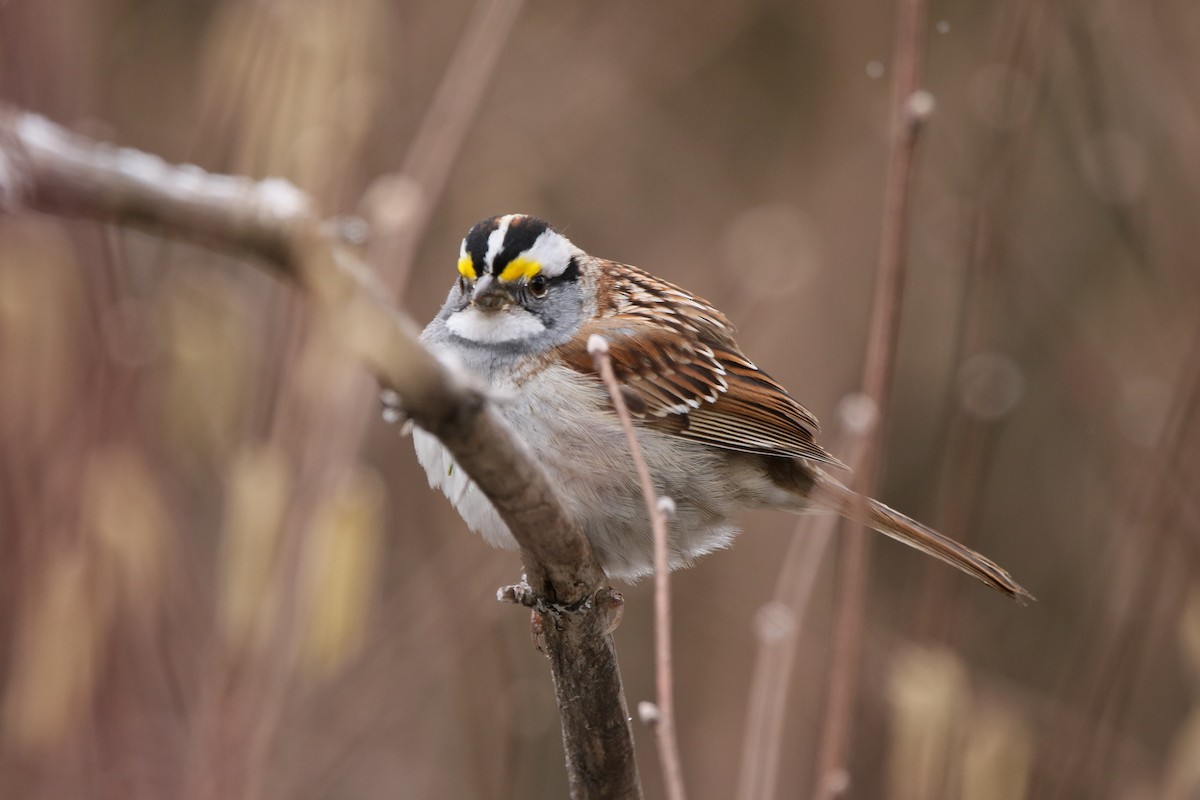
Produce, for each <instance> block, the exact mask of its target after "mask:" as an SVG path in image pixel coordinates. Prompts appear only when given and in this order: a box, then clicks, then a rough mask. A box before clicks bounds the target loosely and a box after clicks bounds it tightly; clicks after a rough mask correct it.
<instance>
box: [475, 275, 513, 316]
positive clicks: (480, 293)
mask: <svg viewBox="0 0 1200 800" xmlns="http://www.w3.org/2000/svg"><path fill="white" fill-rule="evenodd" d="M515 303H516V298H514V297H513V296H512V293H511V292H510V291H509V290H508V287H507V286H505V285H504V284H503V283H501V282H500V281H498V280H496V278H495V277H493V276H492V275H491V274H490V273H484V274H483V275H482V276H481V277H480V278H479V280H477V281H476V282H475V290H474V291H472V292H471V305H473V306H478V307H479V308H482V309H483V310H484V311H499V310H500V309H503V308H507V307H508V306H511V305H513V304H515Z"/></svg>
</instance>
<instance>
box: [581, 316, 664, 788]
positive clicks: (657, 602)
mask: <svg viewBox="0 0 1200 800" xmlns="http://www.w3.org/2000/svg"><path fill="white" fill-rule="evenodd" d="M587 348H588V352H589V353H590V354H591V356H592V360H593V361H594V362H595V364H596V370H597V371H598V372H599V373H600V377H601V378H602V379H603V380H604V385H605V387H607V388H608V394H609V397H611V398H612V404H613V408H614V409H616V412H617V416H618V417H619V418H620V419H621V427H622V428H623V429H624V430H625V438H626V439H627V440H628V441H629V454H630V456H631V457H632V458H633V466H634V468H635V469H636V470H637V474H638V481H639V482H640V483H641V485H642V498H643V499H644V500H645V502H646V513H647V514H649V515H650V529H651V531H652V532H653V534H654V678H655V686H656V690H657V694H658V704H657V706H658V707H657V711H656V713H653V714H652V716H651V719H650V720H648V721H649V722H651V724H652V725H653V727H654V736H655V739H656V741H657V742H658V756H659V760H660V761H661V763H662V771H663V782H664V784H665V785H666V788H667V797H668V798H669V800H684V797H685V793H684V788H683V766H682V764H681V763H680V759H679V741H678V739H677V738H676V735H675V699H674V687H673V686H672V680H673V671H672V666H671V583H670V575H671V565H670V564H669V563H668V562H667V513H668V509H669V508H670V507H671V501H670V499H669V498H666V497H659V496H658V494H657V492H656V491H655V489H654V481H653V479H652V478H651V477H650V470H649V468H648V467H647V466H646V460H645V458H643V457H642V447H641V444H640V443H639V442H638V438H637V433H636V432H635V431H634V429H633V418H632V417H631V416H630V415H629V408H628V407H627V406H626V404H625V398H624V396H623V395H622V394H621V387H620V385H619V384H618V383H617V376H616V375H615V374H614V373H613V367H612V357H611V356H610V355H609V352H608V341H607V340H605V338H604V337H603V336H599V335H597V334H593V335H592V336H591V337H590V338H589V339H588V343H587Z"/></svg>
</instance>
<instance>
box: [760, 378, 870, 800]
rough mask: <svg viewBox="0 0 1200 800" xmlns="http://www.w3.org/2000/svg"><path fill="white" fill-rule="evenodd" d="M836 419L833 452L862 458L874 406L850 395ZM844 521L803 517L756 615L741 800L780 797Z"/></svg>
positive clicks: (821, 516)
mask: <svg viewBox="0 0 1200 800" xmlns="http://www.w3.org/2000/svg"><path fill="white" fill-rule="evenodd" d="M837 419H838V423H839V425H838V427H839V431H840V435H839V437H838V439H837V440H835V442H834V446H833V447H832V448H831V450H832V452H835V453H840V454H842V455H844V456H845V457H846V458H848V459H850V460H852V461H853V460H856V459H859V458H861V457H862V448H863V445H864V443H865V442H866V439H867V436H868V435H869V434H870V432H871V430H872V429H873V428H874V427H875V421H876V415H875V407H874V404H873V403H871V402H870V401H869V400H867V399H866V397H865V396H863V395H861V394H854V395H850V396H848V397H846V398H844V399H843V400H842V402H841V403H840V404H839V408H838V414H837ZM839 521H840V518H839V517H838V516H837V515H835V514H832V513H828V514H808V515H805V516H802V517H800V520H799V521H798V522H797V523H796V530H795V531H794V533H793V535H792V540H791V543H790V544H789V545H788V550H787V553H786V554H785V555H784V559H783V565H782V566H781V567H780V569H779V577H778V578H777V580H776V583H775V593H774V595H773V596H772V599H771V600H770V601H768V602H767V604H765V605H764V606H763V607H762V608H760V609H759V612H758V615H757V617H756V619H755V628H756V631H755V632H756V634H757V638H758V654H757V657H756V661H755V664H754V677H753V679H752V680H751V683H750V701H749V704H748V709H747V713H746V734H745V737H744V739H743V743H742V764H741V771H740V775H739V777H738V793H737V797H738V800H771V798H774V797H775V796H776V791H775V790H776V786H777V785H778V779H779V761H780V754H781V752H782V748H783V721H784V712H785V711H786V710H787V708H788V703H787V697H788V690H789V689H790V687H791V677H792V669H793V667H794V665H795V660H796V644H797V642H798V641H799V638H800V629H801V623H802V622H803V621H804V617H805V615H806V612H807V609H808V601H809V598H810V597H811V596H812V590H813V586H814V585H815V584H816V581H817V575H818V573H819V571H820V566H821V564H822V562H823V561H824V560H825V553H826V551H827V550H828V549H829V543H830V542H831V541H832V540H833V531H834V528H835V527H836V526H837V524H838V522H839Z"/></svg>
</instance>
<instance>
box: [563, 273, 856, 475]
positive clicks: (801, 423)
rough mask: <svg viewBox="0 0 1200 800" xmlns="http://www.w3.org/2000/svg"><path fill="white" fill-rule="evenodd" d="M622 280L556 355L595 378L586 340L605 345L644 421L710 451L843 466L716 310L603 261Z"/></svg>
mask: <svg viewBox="0 0 1200 800" xmlns="http://www.w3.org/2000/svg"><path fill="white" fill-rule="evenodd" d="M604 267H605V268H608V269H612V270H615V272H614V273H613V274H615V275H616V276H617V277H618V280H619V281H621V282H622V283H621V284H620V285H618V286H617V287H616V288H615V289H614V290H613V291H612V292H611V293H610V294H609V296H608V298H607V302H608V303H609V305H608V307H607V308H602V309H601V310H602V311H603V312H604V313H602V314H600V315H599V316H598V318H597V319H595V320H593V321H592V322H590V323H587V324H585V325H584V326H583V327H582V329H581V330H580V331H579V333H578V335H577V336H575V337H574V338H573V339H572V340H571V341H570V342H568V343H567V344H565V345H563V346H562V347H561V348H560V350H561V354H562V356H563V360H564V361H565V363H567V364H569V365H570V366H571V367H572V368H574V369H576V370H578V371H579V372H581V373H584V374H589V375H594V374H595V367H594V365H593V363H592V359H591V356H590V355H588V353H587V340H588V337H590V336H591V335H592V334H599V335H601V336H603V337H604V338H605V339H606V340H607V341H608V347H609V353H610V354H611V356H612V361H613V371H614V372H615V373H616V376H617V380H618V381H620V382H621V384H622V387H623V389H624V393H625V394H626V395H627V396H628V395H629V394H632V395H633V396H634V397H636V398H637V399H638V400H640V401H641V402H640V403H634V404H633V405H634V406H635V407H636V409H634V414H635V416H636V417H638V419H639V422H640V423H641V424H643V425H647V426H649V427H653V428H656V429H658V430H662V431H665V432H669V433H671V434H673V435H676V436H681V437H683V438H686V439H692V440H695V441H700V442H704V443H705V444H709V445H712V446H714V447H723V448H726V449H729V450H738V451H742V452H747V453H758V454H761V455H766V456H780V457H785V458H805V459H809V460H812V461H821V462H825V463H829V464H834V465H838V466H840V465H841V464H840V462H839V461H838V460H837V459H836V458H834V457H833V456H831V455H829V454H828V453H826V452H825V450H824V449H822V448H821V446H820V445H818V444H817V443H816V440H815V439H816V434H817V431H818V425H817V420H816V418H815V417H814V416H813V415H812V414H811V413H809V412H808V410H807V409H805V408H804V407H803V406H802V405H800V404H799V403H797V402H796V401H795V400H794V399H793V398H792V396H791V395H789V394H788V393H787V391H786V390H785V389H784V388H783V387H782V386H780V385H779V383H778V382H776V381H775V380H774V379H773V378H772V377H771V376H770V375H768V374H766V373H765V372H763V371H762V370H760V369H759V368H758V367H757V366H755V364H754V362H752V361H750V360H749V359H748V358H746V356H745V355H744V354H743V353H742V351H741V349H740V348H739V347H738V346H737V344H736V343H735V342H734V341H733V338H732V326H731V325H730V324H729V322H728V320H726V319H725V317H724V315H722V314H721V312H720V311H717V310H716V309H715V308H713V307H712V305H710V304H709V303H707V302H706V301H705V300H703V299H701V298H698V297H696V296H695V295H692V294H689V293H688V292H686V291H684V290H683V289H680V288H679V287H677V286H673V285H671V284H668V283H666V282H664V281H660V280H658V279H657V278H653V277H651V276H650V275H648V274H646V273H644V272H642V271H641V270H638V269H637V268H635V267H629V266H626V265H617V264H611V263H608V264H604Z"/></svg>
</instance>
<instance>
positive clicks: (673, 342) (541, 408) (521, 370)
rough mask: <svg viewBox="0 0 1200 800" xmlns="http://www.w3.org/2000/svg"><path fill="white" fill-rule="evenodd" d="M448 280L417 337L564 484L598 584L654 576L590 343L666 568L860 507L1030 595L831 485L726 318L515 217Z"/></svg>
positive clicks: (472, 496)
mask: <svg viewBox="0 0 1200 800" xmlns="http://www.w3.org/2000/svg"><path fill="white" fill-rule="evenodd" d="M458 272H459V278H458V280H457V281H456V282H455V284H454V286H453V288H451V290H450V295H449V297H448V298H447V299H446V303H445V305H444V306H443V307H442V309H441V311H440V312H439V313H438V315H437V316H436V317H435V318H434V320H433V321H432V322H430V323H429V325H428V326H427V327H426V328H425V331H424V332H423V333H422V334H421V339H422V341H423V342H424V343H425V344H426V346H428V347H429V348H430V349H432V350H434V351H435V352H440V353H444V354H447V355H449V356H451V357H453V358H455V359H457V360H458V361H459V362H460V363H461V364H462V365H463V366H464V367H465V368H466V369H468V370H470V371H472V372H474V373H476V374H477V375H479V376H480V377H482V378H483V379H485V380H486V381H487V382H488V384H489V385H490V386H492V387H493V388H494V389H496V390H497V392H498V393H499V394H501V395H504V399H503V400H502V401H501V402H499V403H498V411H499V412H500V414H501V415H502V416H504V417H505V418H506V419H507V421H508V422H509V424H511V426H512V427H513V429H514V430H515V431H516V433H517V434H518V436H519V437H520V438H521V439H522V440H523V441H524V442H525V444H526V445H527V446H528V447H529V448H530V450H531V451H532V452H533V454H534V455H535V457H536V458H537V460H538V461H539V462H541V464H542V465H543V467H544V468H545V469H546V470H547V472H548V473H549V474H550V477H551V479H552V481H554V482H555V483H556V484H557V486H559V487H560V489H561V494H562V497H563V500H564V502H565V504H566V506H567V510H568V512H569V513H571V514H573V515H574V516H575V517H576V519H577V520H578V522H579V524H580V526H581V527H582V529H583V531H584V532H585V533H586V535H587V537H588V540H589V541H590V542H591V545H592V548H593V550H594V551H595V554H596V557H597V558H598V559H599V561H600V563H601V564H602V565H603V567H604V569H605V571H606V572H607V573H608V575H609V576H610V577H614V578H622V579H626V580H631V579H635V578H638V577H639V576H642V575H645V574H647V573H649V572H651V571H652V570H653V558H652V552H653V547H652V541H651V534H650V524H649V520H648V518H647V513H646V508H645V505H644V503H643V500H642V493H641V490H640V488H639V485H638V478H637V475H636V474H635V472H634V469H633V463H632V461H631V459H630V454H629V450H628V444H627V442H626V440H625V436H624V434H623V433H622V430H621V425H620V422H619V420H618V419H617V417H616V415H615V413H614V411H613V409H612V405H611V402H610V399H609V396H608V393H607V392H606V391H605V389H604V386H603V385H602V384H601V382H600V379H599V377H598V376H597V375H596V373H595V370H594V367H593V363H592V358H591V356H590V355H589V354H588V351H587V341H588V337H589V336H591V335H592V334H600V335H602V336H603V337H604V338H605V339H606V340H607V341H608V345H609V351H610V353H611V356H612V360H613V367H614V370H615V372H616V375H617V378H618V380H619V381H620V382H621V385H622V393H623V394H624V396H625V399H626V400H627V402H628V405H629V408H630V411H631V413H632V414H633V415H634V417H635V420H636V421H637V423H638V425H639V431H638V436H639V440H640V442H641V444H642V448H643V450H644V454H645V459H646V463H647V466H648V467H649V469H650V473H651V475H652V476H653V477H654V481H655V484H656V488H657V490H658V492H659V494H661V495H665V496H667V497H670V498H671V499H672V500H673V501H674V503H675V509H676V511H675V515H674V517H673V520H672V524H671V526H670V541H669V549H670V553H671V565H672V567H679V566H683V565H686V564H687V563H689V562H690V561H691V560H692V559H694V558H695V557H697V556H700V555H703V554H704V553H708V552H710V551H712V550H715V549H718V548H721V547H725V546H726V545H728V544H729V542H730V541H731V540H732V538H733V536H734V534H735V533H736V528H735V526H734V523H733V522H732V519H733V518H734V517H735V516H736V515H737V514H738V513H739V512H741V511H743V510H745V509H749V508H778V509H782V510H785V511H793V512H800V511H806V510H810V509H812V508H813V507H814V505H815V506H816V507H828V508H829V510H832V511H836V512H839V513H842V514H847V515H851V514H852V513H854V509H856V508H861V509H864V511H863V513H864V514H865V516H866V519H865V522H866V523H867V524H868V525H870V526H871V527H872V528H875V529H876V530H878V531H880V532H882V533H885V534H887V535H888V536H891V537H892V538H895V539H899V540H900V541H902V542H904V543H906V544H908V545H911V546H913V547H915V548H917V549H918V550H922V551H924V552H926V553H929V554H930V555H932V556H935V557H936V558H940V559H941V560H943V561H946V562H947V563H950V564H953V565H954V566H956V567H958V568H959V569H961V570H963V571H964V572H967V573H969V574H971V575H974V576H975V577H976V578H978V579H979V580H981V581H983V582H984V583H986V584H988V585H989V586H992V587H994V588H996V589H998V590H1000V591H1001V592H1004V593H1005V594H1008V595H1010V596H1013V597H1016V598H1026V597H1028V596H1029V594H1028V592H1026V591H1025V590H1024V589H1023V588H1021V586H1020V585H1018V584H1017V583H1016V582H1015V581H1014V580H1013V579H1012V578H1011V577H1010V576H1009V574H1008V573H1007V572H1005V571H1004V570H1003V569H1001V568H1000V567H999V566H997V565H996V564H995V563H993V562H992V561H990V560H988V559H987V558H984V557H983V556H981V555H979V554H978V553H976V552H974V551H973V550H971V549H970V548H967V547H964V546H963V545H960V544H958V543H957V542H955V541H953V540H951V539H947V538H946V537H944V536H942V535H941V534H939V533H937V532H935V531H932V530H930V529H929V528H926V527H925V526H923V525H921V524H920V523H918V522H915V521H914V520H911V519H909V518H908V517H906V516H904V515H903V514H900V513H898V512H896V511H893V510H892V509H890V508H888V507H887V506H884V505H883V504H881V503H879V502H877V501H875V500H866V501H865V503H864V502H863V501H860V500H859V499H858V497H857V495H855V494H854V493H853V492H852V491H850V490H849V489H847V488H845V487H844V486H842V485H841V484H840V483H839V482H838V481H837V480H835V479H834V478H832V477H830V476H829V475H827V474H826V473H825V472H824V470H823V469H822V468H821V465H822V464H835V465H836V464H838V462H837V460H836V459H834V458H833V457H832V456H830V455H829V454H828V453H826V452H825V451H824V450H823V449H822V448H821V447H820V445H818V444H817V443H816V442H815V441H814V437H815V435H816V432H817V421H816V419H815V418H814V417H813V415H812V414H810V413H809V412H808V411H807V410H805V409H804V407H803V406H801V405H800V404H799V403H797V402H796V401H795V400H793V399H792V397H791V396H790V395H789V394H788V393H787V391H785V390H784V388H783V387H782V386H780V385H779V384H778V383H776V382H775V381H774V380H773V379H772V378H771V377H770V376H769V375H767V374H766V373H765V372H763V371H762V370H760V369H759V368H758V367H756V366H755V365H754V364H753V362H751V361H750V360H749V359H748V358H746V356H745V355H743V354H742V351H741V350H740V349H739V348H738V346H737V344H736V343H735V342H734V341H733V338H732V326H731V325H730V324H729V321H728V320H726V319H725V316H724V315H723V314H722V313H721V312H720V311H718V310H717V309H715V308H713V306H712V305H710V304H709V303H708V302H706V301H705V300H702V299H700V298H699V297H696V296H695V295H692V294H690V293H688V292H687V291H685V290H683V289H681V288H679V287H678V286H674V285H672V284H670V283H667V282H666V281H662V280H659V279H657V278H655V277H653V276H651V275H648V274H647V273H645V272H643V271H642V270H640V269H638V268H636V267H632V266H628V265H625V264H618V263H616V262H613V261H607V260H604V259H600V258H595V257H593V256H589V255H588V254H587V253H585V252H583V251H582V250H580V249H579V248H578V247H576V246H575V245H573V244H572V243H571V242H570V241H568V240H567V238H566V237H564V236H563V235H562V234H560V233H558V232H556V231H555V230H554V229H552V228H551V227H550V226H549V225H548V224H547V223H545V222H543V221H542V220H540V219H537V218H534V217H529V216H524V215H520V214H510V215H507V216H499V217H492V218H491V219H487V220H484V221H483V222H480V223H479V224H477V225H475V227H473V228H471V230H470V232H469V233H468V234H467V236H466V238H465V239H464V240H463V243H462V249H461V251H460V253H459V260H458ZM413 439H414V445H415V447H416V451H417V458H418V460H419V461H420V462H421V465H422V466H423V467H424V468H425V471H426V473H427V474H428V476H429V482H430V484H431V485H433V486H437V487H440V488H441V490H442V491H443V492H445V494H446V496H447V497H449V498H450V500H451V502H453V503H454V506H455V507H456V508H457V509H458V512H459V513H460V514H461V515H462V517H463V519H464V520H466V522H467V524H468V525H469V526H470V527H471V528H472V529H474V530H475V531H477V532H479V533H480V534H482V535H483V537H484V538H485V539H487V540H488V541H489V542H491V543H492V544H493V545H497V546H500V547H507V548H514V547H516V542H515V541H514V540H513V538H512V535H511V534H510V533H509V531H508V528H507V526H506V525H505V524H504V522H503V521H502V520H501V519H500V516H499V515H498V514H497V513H496V511H495V510H494V509H493V508H492V506H491V504H490V503H489V502H488V500H487V498H486V497H484V495H483V493H482V492H480V491H479V489H478V488H477V487H476V486H475V484H474V483H473V482H472V481H471V480H470V478H469V477H467V475H466V474H464V473H463V471H462V470H460V469H457V468H456V467H455V465H454V463H453V460H452V459H451V457H450V455H449V454H448V453H447V452H446V450H445V449H444V448H443V447H442V445H441V444H440V443H439V442H438V441H437V439H435V438H434V437H433V436H431V435H430V434H428V433H426V432H424V431H422V430H420V429H416V430H414V432H413ZM818 486H819V487H820V491H816V488H817V487H818Z"/></svg>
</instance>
